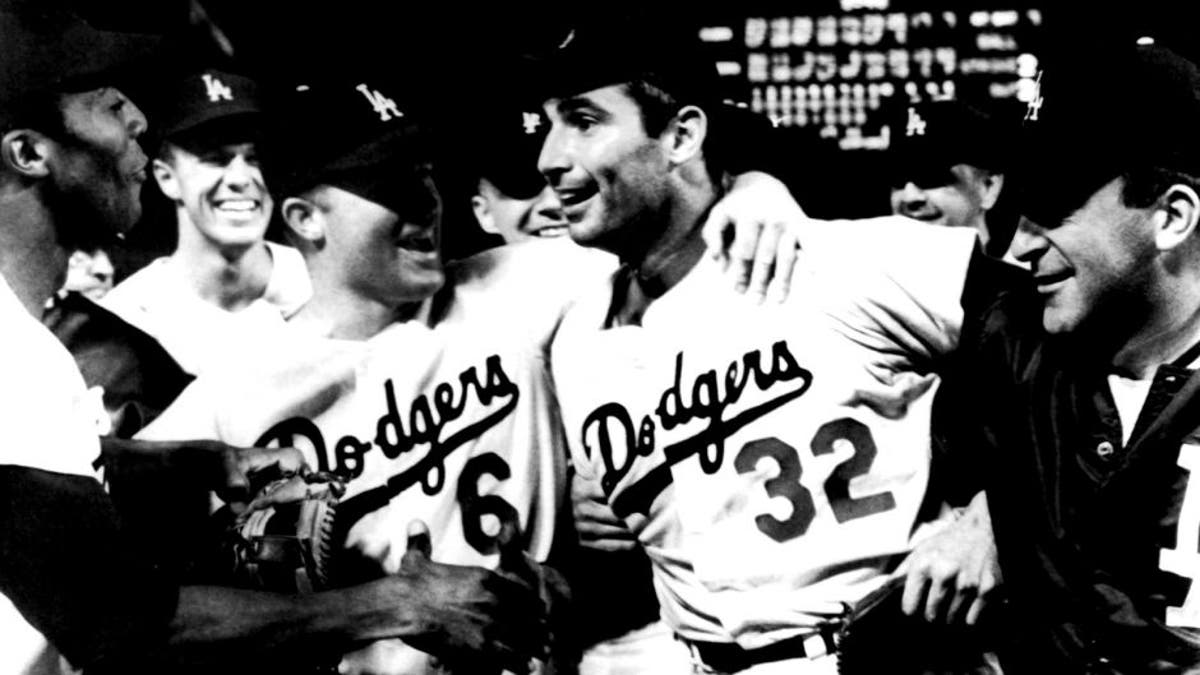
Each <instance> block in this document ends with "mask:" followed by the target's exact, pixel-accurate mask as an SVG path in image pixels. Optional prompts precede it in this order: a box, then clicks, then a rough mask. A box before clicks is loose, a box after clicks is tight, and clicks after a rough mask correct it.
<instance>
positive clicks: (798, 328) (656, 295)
mask: <svg viewBox="0 0 1200 675" xmlns="http://www.w3.org/2000/svg"><path fill="white" fill-rule="evenodd" d="M615 14H617V16H615V17H606V18H605V19H603V20H599V19H596V18H594V17H589V20H588V21H587V22H580V23H578V24H576V27H575V28H574V29H573V30H572V31H571V32H570V33H569V34H568V35H567V36H566V37H565V38H564V39H563V40H562V42H561V45H560V46H559V48H558V49H556V50H555V51H554V53H553V54H551V55H550V56H549V57H548V61H549V66H548V74H547V76H546V78H545V81H546V82H547V87H548V88H547V91H546V93H547V99H546V102H545V104H544V110H545V111H546V113H547V115H548V116H549V118H550V120H551V130H550V133H549V136H548V138H547V140H546V142H545V145H544V147H543V149H542V153H541V157H540V160H539V166H540V168H541V170H542V172H543V174H544V175H545V176H546V177H547V179H548V180H549V182H550V184H551V186H552V187H554V188H555V190H556V192H557V193H558V195H559V198H560V200H561V201H562V204H563V209H564V213H565V214H566V217H567V220H568V222H569V228H570V234H571V237H572V239H574V240H575V241H576V242H578V243H581V244H583V245H585V246H589V247H595V248H599V249H602V250H607V251H610V252H612V253H615V254H617V255H618V256H619V257H620V259H621V261H622V268H621V270H620V271H619V272H618V273H617V274H615V275H613V276H612V277H611V278H610V279H609V280H607V281H606V282H605V283H603V284H600V285H598V286H597V287H596V288H594V289H593V290H592V291H590V292H589V293H588V294H587V295H585V296H584V297H583V298H582V299H580V300H578V301H577V302H576V303H575V304H574V306H573V307H572V308H571V310H570V311H569V312H568V314H567V316H566V317H565V318H564V319H563V323H562V326H561V327H560V329H559V333H558V336H557V338H556V341H555V348H554V353H553V371H554V378H555V382H556V385H557V387H558V393H559V400H560V402H561V404H562V406H563V416H564V422H565V425H566V429H567V438H568V440H569V442H570V444H571V455H572V460H573V462H574V463H575V465H576V467H577V470H578V471H579V472H580V474H581V475H584V476H585V477H586V478H590V479H592V480H594V481H596V482H597V483H598V484H599V485H600V486H601V488H602V489H603V491H604V492H605V494H606V495H607V497H608V502H609V504H610V505H611V506H612V508H613V510H614V511H615V512H616V514H617V515H618V516H621V517H622V518H624V520H625V522H626V523H627V525H628V526H629V528H630V529H631V530H632V531H633V532H634V533H635V534H636V535H637V536H638V538H639V540H640V541H641V543H642V545H643V546H644V547H645V549H646V551H647V552H648V553H649V555H650V558H651V560H652V561H653V563H654V573H655V586H656V589H657V591H658V595H659V601H660V603H661V604H662V607H663V611H664V616H665V617H666V619H667V620H668V622H669V623H670V624H671V625H672V627H673V628H674V629H675V631H676V633H677V635H679V636H680V638H682V639H683V640H684V641H685V643H686V644H687V645H688V646H689V648H690V649H691V651H692V654H693V658H694V660H695V663H696V667H697V670H698V672H701V671H702V672H764V673H767V672H796V671H797V669H798V668H799V669H802V670H801V672H830V673H831V672H835V669H836V665H835V661H834V657H833V651H834V649H835V645H834V643H833V639H832V638H833V636H832V633H833V632H834V630H835V629H836V625H837V624H836V622H837V620H838V619H839V617H841V616H842V615H843V614H844V612H845V610H846V607H847V606H848V605H849V604H851V603H854V602H856V601H857V600H859V599H860V598H862V597H863V596H864V595H866V594H867V593H868V592H870V591H871V590H874V589H876V588H878V587H880V586H881V585H882V584H884V583H885V582H886V580H887V579H888V577H889V574H890V573H891V572H892V571H893V570H894V569H895V567H896V565H897V563H898V562H900V560H901V559H903V558H904V557H905V556H906V554H907V553H908V552H909V551H910V550H911V549H912V547H913V545H914V543H915V542H917V541H920V540H921V539H922V538H923V537H924V536H926V535H929V534H932V532H933V531H934V528H935V527H936V525H937V524H936V523H931V522H930V521H931V518H930V517H929V512H927V511H926V509H927V507H928V506H929V499H930V497H931V495H929V494H928V491H927V485H928V480H929V471H930V452H931V451H930V430H929V424H930V409H931V400H932V393H931V387H932V385H933V384H935V383H934V381H933V380H932V379H931V378H928V377H922V376H923V375H925V374H927V373H930V372H933V371H935V370H936V369H937V368H938V367H939V365H940V364H941V363H942V362H943V360H944V357H945V356H946V354H947V353H948V352H950V350H952V349H953V348H954V346H955V344H956V341H957V336H958V331H959V327H960V326H961V323H962V317H963V308H962V306H961V297H962V295H963V290H964V280H965V278H966V276H967V270H968V266H969V263H970V262H971V261H972V251H973V250H974V249H975V247H976V237H975V234H974V232H973V231H970V230H966V229H950V228H947V229H940V228H928V227H924V226H922V225H919V224H916V223H913V222H911V221H908V220H906V219H901V218H885V219H876V220H871V221H863V222H830V223H809V224H807V225H806V231H808V233H809V237H808V238H806V239H805V246H804V249H803V250H802V251H801V252H800V255H801V258H800V260H799V263H798V265H797V271H796V272H795V273H794V274H793V275H792V277H791V285H792V291H791V295H790V296H789V299H788V300H787V302H786V303H785V304H783V305H759V304H756V303H752V302H749V301H748V300H747V299H745V298H742V297H740V296H738V295H736V294H734V293H733V292H731V291H730V290H729V289H728V288H727V287H726V286H725V285H724V284H723V283H722V282H721V271H720V268H719V266H718V265H717V264H716V263H715V262H713V261H711V260H710V259H708V258H705V257H704V256H703V249H704V243H703V239H702V236H701V225H702V224H703V222H704V216H705V214H706V212H707V211H708V209H709V208H710V207H711V206H712V204H713V203H714V202H715V201H716V197H717V195H718V194H719V190H718V188H717V184H716V183H715V182H714V181H713V179H712V177H711V176H712V175H713V174H714V173H718V175H719V172H717V171H716V169H717V168H718V167H717V166H716V162H717V160H719V157H713V156H710V155H709V154H708V148H707V145H706V140H707V136H708V135H709V134H710V133H713V132H716V133H719V131H720V130H719V129H713V128H712V127H710V119H709V117H708V115H707V114H706V111H707V110H708V109H709V108H710V107H711V106H712V103H711V99H710V98H709V97H708V94H709V93H710V92H711V91H713V83H712V81H711V79H710V78H711V73H706V72H705V71H704V70H703V69H702V68H700V67H699V66H698V65H697V64H699V63H702V62H703V61H701V60H699V59H698V58H696V55H695V53H694V52H692V51H691V50H692V49H693V48H694V47H693V45H692V42H690V41H684V40H678V41H675V40H669V39H667V38H668V36H670V35H672V32H671V29H670V28H666V27H663V26H661V25H658V24H656V23H652V22H651V21H650V20H649V19H648V18H647V17H645V16H641V15H638V14H633V15H630V14H628V13H625V14H622V13H619V12H618V13H615ZM618 41H619V44H621V45H622V50H620V51H615V50H614V49H613V45H614V44H616V43H617V42H618ZM901 246H903V247H905V248H906V250H910V249H912V248H913V247H916V248H917V249H918V250H921V251H923V253H924V256H923V257H922V258H921V259H920V260H918V259H917V258H916V257H896V256H894V255H893V253H894V251H895V250H896V249H897V248H898V247H901ZM928 260H936V261H938V262H937V264H936V265H930V264H928V262H926V261H928ZM881 384H883V385H892V386H891V388H890V389H888V390H887V391H888V392H889V395H886V396H878V395H877V394H878V391H880V387H881Z"/></svg>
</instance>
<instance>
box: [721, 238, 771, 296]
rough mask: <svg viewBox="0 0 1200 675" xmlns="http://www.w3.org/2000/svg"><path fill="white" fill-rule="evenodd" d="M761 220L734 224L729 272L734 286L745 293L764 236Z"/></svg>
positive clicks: (727, 267) (730, 246)
mask: <svg viewBox="0 0 1200 675" xmlns="http://www.w3.org/2000/svg"><path fill="white" fill-rule="evenodd" d="M762 229H763V224H762V223H761V222H757V221H756V222H752V223H744V222H742V223H735V224H734V226H733V232H734V234H733V243H731V244H730V245H729V256H728V257H729V262H728V264H727V266H726V270H727V273H728V274H729V276H730V278H731V279H732V280H733V287H734V290H736V291H737V292H739V293H744V292H745V291H746V289H747V288H749V287H750V278H751V276H752V274H753V271H754V258H755V255H756V254H757V252H758V241H759V238H760V237H761V236H762Z"/></svg>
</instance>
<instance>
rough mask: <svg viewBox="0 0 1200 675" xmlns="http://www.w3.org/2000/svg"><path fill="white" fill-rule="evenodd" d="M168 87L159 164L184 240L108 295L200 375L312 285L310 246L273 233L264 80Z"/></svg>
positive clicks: (205, 75)
mask: <svg viewBox="0 0 1200 675" xmlns="http://www.w3.org/2000/svg"><path fill="white" fill-rule="evenodd" d="M165 89H166V91H164V92H163V93H162V95H161V100H160V104H159V106H158V108H159V110H157V111H155V112H156V113H157V114H155V115H154V117H155V119H156V120H160V121H159V122H158V124H160V125H161V134H160V137H161V138H162V139H163V140H162V142H161V143H160V145H159V150H158V156H157V157H156V158H155V159H154V162H153V167H152V168H153V173H154V179H155V181H156V182H157V183H158V187H159V189H160V190H161V191H162V193H163V194H164V195H165V196H166V197H167V198H168V199H170V200H171V201H172V203H173V204H174V205H175V212H176V221H177V227H178V235H179V236H178V244H177V246H176V248H175V251H174V252H172V253H171V255H169V256H166V257H163V258H159V259H157V260H154V261H152V262H151V263H150V264H149V265H147V266H146V267H144V268H143V269H141V270H139V271H137V272H135V273H134V274H133V275H132V276H130V277H129V278H128V279H126V280H125V281H123V282H121V283H120V284H119V285H118V286H117V287H116V288H114V289H113V290H112V292H110V293H109V294H108V295H107V296H106V297H105V299H104V301H103V303H102V304H103V305H104V306H105V307H106V308H108V309H109V310H111V311H113V312H114V313H116V314H117V315H118V316H120V317H121V318H123V319H125V320H126V321H128V322H129V323H131V324H133V325H134V326H137V327H138V328H141V329H142V330H144V331H145V332H147V333H149V334H150V335H152V336H154V337H155V338H156V339H157V340H158V341H159V342H160V343H161V344H162V345H163V347H164V348H166V350H167V351H168V352H169V353H170V354H171V356H172V357H173V358H174V359H175V360H176V361H177V362H178V363H179V365H180V366H181V367H182V368H183V369H184V370H185V371H187V372H188V373H191V374H193V375H195V374H198V373H200V372H202V371H203V370H204V369H205V368H206V367H208V365H209V364H210V363H211V362H213V361H220V360H222V359H224V358H226V356H227V355H228V354H229V353H231V352H234V351H237V350H238V349H242V348H244V345H245V343H246V342H247V341H249V340H252V339H257V338H258V337H259V336H261V335H263V334H266V333H269V332H270V331H272V330H273V329H275V328H278V327H279V326H280V325H282V324H283V320H284V319H285V318H286V317H288V316H291V315H292V314H294V313H295V312H296V310H298V309H299V308H300V306H301V305H303V304H304V303H305V302H306V301H307V300H308V298H309V296H310V295H311V293H312V289H311V284H310V283H309V279H308V274H307V271H306V270H305V269H304V261H303V260H302V259H301V257H300V254H299V253H297V252H296V251H295V250H294V249H292V248H291V247H288V246H281V245H279V244H275V243H273V242H269V241H265V240H264V239H263V236H264V234H265V233H266V230H267V224H268V222H269V221H270V217H271V209H272V206H273V202H272V199H271V194H270V193H269V192H268V191H267V186H266V184H265V183H264V182H263V177H262V170H261V167H260V165H261V161H262V158H261V156H260V149H259V147H258V145H259V137H260V136H261V134H262V121H261V119H260V116H261V113H262V107H261V103H260V94H259V92H258V87H257V85H256V83H255V82H254V81H253V80H250V79H249V78H246V77H244V76H241V75H238V74H236V73H229V72H223V71H219V70H216V69H212V68H209V69H205V70H201V71H199V72H194V73H189V74H187V75H186V76H183V77H181V78H180V79H179V80H178V81H176V82H174V83H171V84H170V85H169V86H168V87H166V88H165Z"/></svg>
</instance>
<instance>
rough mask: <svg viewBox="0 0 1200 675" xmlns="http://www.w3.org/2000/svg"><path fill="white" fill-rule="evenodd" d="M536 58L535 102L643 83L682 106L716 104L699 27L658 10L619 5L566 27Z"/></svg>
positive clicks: (715, 83)
mask: <svg viewBox="0 0 1200 675" xmlns="http://www.w3.org/2000/svg"><path fill="white" fill-rule="evenodd" d="M552 42H553V43H554V44H553V45H552V46H550V47H549V48H547V49H544V50H543V51H542V52H541V54H540V59H539V61H540V63H541V70H540V73H539V75H538V76H537V78H538V86H537V87H536V91H537V93H538V94H539V98H540V99H542V100H544V99H547V98H561V97H564V96H572V95H575V94H580V93H583V92H586V91H591V90H593V89H599V88H601V87H605V86H609V85H613V84H621V83H624V82H633V81H637V80H644V81H646V82H648V83H650V84H652V85H654V86H656V87H658V88H659V89H662V90H663V91H665V92H666V93H668V94H670V95H672V96H674V97H675V98H676V99H677V100H679V101H680V102H681V103H694V104H700V105H703V104H706V103H713V102H716V101H717V100H718V98H717V92H718V91H719V87H718V84H719V82H718V76H717V70H716V64H715V62H714V60H713V58H712V57H711V56H709V55H707V54H705V53H704V50H703V43H702V42H701V41H700V37H699V25H698V24H694V23H693V22H690V21H688V20H686V17H681V16H679V15H678V14H672V15H668V13H667V12H666V11H665V10H663V9H662V8H656V7H653V6H652V5H648V4H643V5H639V6H633V3H618V5H615V6H606V8H605V12H603V13H601V14H599V15H596V14H595V13H592V12H588V13H587V15H586V16H581V17H580V18H578V19H576V20H574V21H568V22H567V28H566V29H565V30H563V31H562V33H561V35H560V36H559V37H557V39H555V40H552Z"/></svg>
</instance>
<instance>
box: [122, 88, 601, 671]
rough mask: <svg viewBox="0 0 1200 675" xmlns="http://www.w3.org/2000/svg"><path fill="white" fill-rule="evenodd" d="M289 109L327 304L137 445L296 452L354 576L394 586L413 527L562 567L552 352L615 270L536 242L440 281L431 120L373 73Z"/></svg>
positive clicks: (391, 650)
mask: <svg viewBox="0 0 1200 675" xmlns="http://www.w3.org/2000/svg"><path fill="white" fill-rule="evenodd" d="M285 109H286V110H287V112H288V113H289V118H290V119H291V121H292V122H293V123H294V127H292V130H291V131H290V132H289V134H288V135H287V136H285V138H284V139H282V142H281V143H280V144H279V145H280V146H281V147H285V148H288V147H290V148H293V149H294V152H295V153H296V154H295V155H294V156H291V157H288V158H286V159H285V160H283V161H282V162H281V165H280V172H279V173H278V174H277V176H278V178H277V179H276V182H277V183H281V184H282V185H283V187H282V188H281V189H280V190H279V191H278V192H279V193H280V194H282V195H285V198H284V199H283V200H282V211H283V214H284V217H285V219H286V221H287V223H288V226H289V232H290V233H291V236H292V238H293V240H294V241H296V242H297V246H298V248H299V249H300V250H301V252H302V253H303V254H304V256H305V258H306V261H307V263H308V268H309V270H310V273H311V275H312V280H313V287H314V294H313V297H312V299H311V300H310V302H309V303H308V304H306V305H305V306H304V307H303V308H302V309H301V311H300V312H298V313H297V314H296V315H295V316H294V317H293V318H292V319H291V320H290V322H289V329H292V330H291V331H290V334H289V335H288V336H287V339H286V340H285V339H281V340H278V341H276V342H275V343H274V344H273V345H271V347H270V349H269V350H268V351H266V352H263V353H253V354H251V355H250V356H249V357H248V358H247V359H245V362H244V363H242V362H239V363H238V364H236V365H235V366H233V367H231V368H229V369H228V370H223V371H222V372H221V373H212V374H209V375H207V376H205V377H202V378H200V379H199V380H198V381H197V383H196V384H195V385H194V386H193V387H192V388H190V389H189V390H188V391H186V392H185V393H184V394H183V395H182V396H181V397H180V399H179V400H178V401H177V403H176V404H175V405H174V406H173V407H172V408H171V409H170V410H169V411H168V412H167V413H166V414H164V416H163V417H162V418H160V419H159V420H158V421H157V422H156V423H155V424H154V425H153V426H151V427H150V428H148V429H147V430H146V431H145V432H144V434H143V437H144V438H173V437H181V436H183V437H192V436H196V435H199V436H201V437H211V438H220V439H222V440H226V441H230V442H232V440H233V439H235V438H236V439H242V440H244V441H245V442H246V443H249V444H256V445H273V444H280V445H295V446H297V447H300V448H301V449H303V450H304V451H305V453H306V456H307V458H308V459H309V461H310V462H311V463H312V465H313V466H314V467H316V468H318V469H323V470H330V471H335V472H339V473H341V474H343V475H344V476H346V477H347V478H348V479H349V480H348V490H347V493H346V496H345V498H344V499H343V501H342V502H341V503H340V504H339V507H338V508H339V510H338V520H339V529H341V530H342V531H343V534H344V536H345V548H346V550H345V551H344V553H343V555H342V562H341V563H340V564H341V566H342V569H343V570H344V574H346V575H349V576H351V577H353V576H356V575H358V574H363V575H377V574H379V573H383V572H393V571H395V570H396V569H397V565H398V564H399V562H400V559H401V555H402V553H403V551H404V550H405V546H406V544H405V534H404V533H405V527H404V526H405V523H407V522H408V521H409V520H411V519H413V518H420V519H421V520H423V521H424V522H426V523H428V524H429V526H430V530H431V532H432V535H433V536H432V543H433V547H432V548H433V554H434V557H435V558H436V559H438V560H440V561H446V562H453V563H455V564H460V565H480V566H485V567H489V568H495V567H497V566H498V565H501V564H502V563H503V556H502V555H501V553H502V551H501V547H499V546H498V545H497V536H498V535H499V534H500V532H501V529H502V525H503V524H504V523H507V522H512V523H515V524H517V525H519V529H520V531H521V532H522V536H523V538H522V540H521V543H522V544H523V545H524V549H525V551H526V552H527V553H528V555H529V556H531V557H532V558H533V559H535V560H538V561H544V560H547V559H549V558H550V557H551V554H552V549H553V548H554V546H555V545H556V544H559V545H562V544H569V543H570V541H571V539H570V538H568V539H566V540H564V539H562V538H561V537H560V536H558V535H561V533H562V532H561V528H562V526H563V525H564V524H565V521H564V519H563V517H562V514H560V512H559V510H560V506H561V504H562V502H563V500H564V498H565V487H566V481H565V470H566V459H567V456H566V452H565V449H564V448H563V446H562V433H563V431H562V427H561V422H560V418H559V415H558V409H557V405H556V399H555V397H554V394H553V390H552V388H551V386H550V385H551V381H550V378H549V371H548V359H549V356H548V349H549V344H550V340H551V338H552V337H553V335H554V333H555V331H556V329H557V326H558V321H559V319H560V317H561V315H562V312H563V309H564V308H565V307H566V306H567V304H568V302H569V300H570V299H571V298H572V297H574V295H575V291H576V289H577V288H578V287H579V286H580V285H581V284H584V283H587V282H588V280H596V279H600V278H603V277H604V276H606V275H607V274H609V273H610V272H611V271H612V269H613V267H614V262H613V260H612V259H611V257H609V256H607V255H603V254H599V253H596V252H594V251H586V250H583V249H581V248H579V247H576V246H574V245H573V244H571V243H570V242H568V241H558V242H530V243H528V244H525V245H522V246H516V247H513V246H509V247H501V248H499V249H494V250H491V251H487V252H485V253H483V254H480V255H479V256H476V257H474V258H470V259H467V260H465V261H461V262H459V263H455V264H453V265H451V266H449V267H448V268H446V269H444V270H443V268H442V266H441V263H440V260H439V256H438V248H439V232H438V220H439V216H440V210H441V206H440V202H439V198H438V195H437V191H436V189H435V187H434V186H433V184H432V182H431V178H430V175H429V168H428V157H429V155H428V154H427V150H426V149H425V147H424V146H425V145H426V143H427V138H426V133H427V131H426V129H425V128H424V127H422V122H421V121H420V114H419V112H418V111H414V109H413V108H412V107H410V106H409V105H407V104H406V101H405V98H404V97H402V96H400V95H399V94H398V93H397V91H396V90H395V89H392V88H389V87H388V86H386V85H384V84H380V83H378V82H377V81H376V80H374V79H372V78H370V77H367V76H363V77H361V78H350V79H338V80H335V81H326V82H313V83H307V84H305V85H303V86H301V87H300V89H298V90H297V92H296V94H295V98H294V100H293V102H292V103H291V104H290V105H287V106H285ZM333 122H335V123H333ZM318 128H319V129H321V130H322V131H321V133H315V132H314V130H316V129H318ZM293 134H294V135H293ZM300 138H303V139H306V143H299V142H288V140H289V139H293V140H294V139H300ZM314 139H320V140H321V143H319V144H317V145H316V146H314V145H313V140H314ZM548 279H552V280H553V283H547V280H548ZM483 337H486V339H481V338H483ZM504 569H508V568H507V566H504ZM425 659H426V657H425V655H423V654H420V653H417V652H415V650H412V649H411V648H409V647H408V646H406V645H403V644H401V643H397V642H393V643H388V644H380V645H376V646H375V647H374V648H373V649H371V650H368V651H365V652H362V653H358V654H354V655H351V656H349V657H348V658H347V660H346V662H345V663H344V667H345V668H346V669H348V670H351V671H355V670H357V669H377V668H386V669H388V670H399V671H401V672H408V671H409V670H412V669H416V670H420V669H421V668H425V667H427V664H426V663H425Z"/></svg>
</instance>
